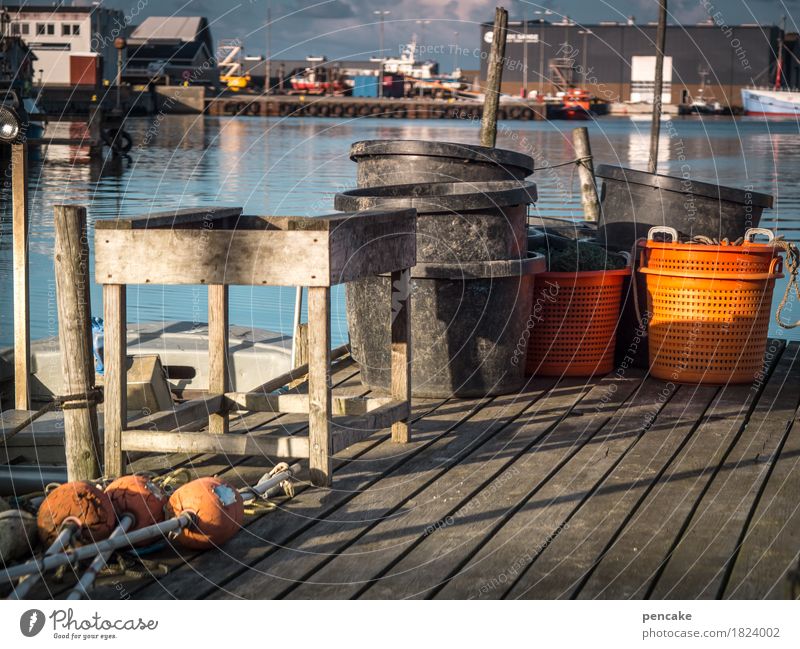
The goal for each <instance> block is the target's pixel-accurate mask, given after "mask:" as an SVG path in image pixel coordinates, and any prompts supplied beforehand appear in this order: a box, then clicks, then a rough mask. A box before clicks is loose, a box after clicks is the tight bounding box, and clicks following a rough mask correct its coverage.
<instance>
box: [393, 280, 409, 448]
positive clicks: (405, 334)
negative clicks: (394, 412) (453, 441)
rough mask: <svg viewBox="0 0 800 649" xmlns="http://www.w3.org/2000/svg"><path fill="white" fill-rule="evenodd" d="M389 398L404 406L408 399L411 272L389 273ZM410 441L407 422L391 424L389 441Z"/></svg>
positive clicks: (403, 420)
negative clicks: (390, 342) (390, 353)
mask: <svg viewBox="0 0 800 649" xmlns="http://www.w3.org/2000/svg"><path fill="white" fill-rule="evenodd" d="M390 303H391V308H392V312H391V318H392V333H391V336H392V355H391V358H392V369H391V374H392V376H391V393H392V398H393V399H395V400H397V401H401V402H402V403H404V404H406V406H407V405H408V403H409V400H410V399H411V272H410V270H409V269H408V268H406V269H405V270H401V271H397V272H394V273H392V281H391V296H390ZM410 439H411V436H410V430H409V425H408V420H407V419H402V420H400V421H395V422H394V423H393V424H392V441H393V442H400V443H403V444H405V443H406V442H409V441H410Z"/></svg>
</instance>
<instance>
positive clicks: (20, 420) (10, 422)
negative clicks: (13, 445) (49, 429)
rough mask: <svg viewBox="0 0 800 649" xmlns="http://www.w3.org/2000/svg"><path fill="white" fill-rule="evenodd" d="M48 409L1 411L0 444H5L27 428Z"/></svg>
mask: <svg viewBox="0 0 800 649" xmlns="http://www.w3.org/2000/svg"><path fill="white" fill-rule="evenodd" d="M45 412H46V410H45V409H44V408H42V409H41V410H6V411H5V412H2V413H0V444H5V443H6V442H8V441H9V440H10V439H11V438H12V437H14V435H16V434H17V433H18V432H20V431H21V430H24V429H26V428H27V427H28V426H30V425H31V424H32V423H33V422H34V421H36V420H37V419H38V418H39V417H41V416H42V415H43V414H44V413H45Z"/></svg>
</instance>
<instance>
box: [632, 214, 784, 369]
mask: <svg viewBox="0 0 800 649" xmlns="http://www.w3.org/2000/svg"><path fill="white" fill-rule="evenodd" d="M664 230H665V228H653V230H651V231H650V235H649V236H648V239H651V238H652V236H653V235H654V234H655V233H656V232H657V231H661V232H663V231H664ZM667 230H669V231H670V234H672V233H673V232H674V231H671V229H667ZM757 232H759V233H768V234H769V236H770V237H772V233H771V232H769V231H768V230H766V231H765V230H762V229H757ZM754 233H756V230H748V233H747V234H746V236H745V243H744V244H743V245H741V246H732V245H702V244H676V243H668V242H657V241H652V240H648V241H647V242H646V243H645V245H644V250H643V256H642V258H643V260H644V262H645V263H646V265H645V266H644V267H643V268H640V269H639V270H640V272H642V273H644V275H645V276H646V281H647V305H648V311H649V323H648V336H649V343H648V344H649V350H650V365H651V366H650V372H651V374H652V375H653V376H654V377H656V378H659V379H663V380H665V381H672V382H676V383H713V384H719V383H748V382H750V381H752V380H754V378H755V377H756V375H757V374H758V373H759V372H760V371H761V370H762V368H763V362H764V349H765V347H766V344H767V332H768V330H769V320H770V313H771V307H772V292H773V289H774V287H775V280H776V279H778V278H779V277H783V275H782V273H781V270H782V260H781V257H780V256H778V254H777V249H776V248H775V246H773V245H772V244H771V243H766V244H763V243H753V242H752V241H751V239H752V236H753V234H754ZM674 239H677V233H674Z"/></svg>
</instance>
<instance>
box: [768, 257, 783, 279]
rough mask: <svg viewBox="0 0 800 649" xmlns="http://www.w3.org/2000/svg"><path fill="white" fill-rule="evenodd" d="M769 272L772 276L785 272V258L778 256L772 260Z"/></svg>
mask: <svg viewBox="0 0 800 649" xmlns="http://www.w3.org/2000/svg"><path fill="white" fill-rule="evenodd" d="M769 272H770V275H775V274H777V273H781V272H783V257H781V256H780V255H778V256H777V257H773V258H772V261H771V262H769Z"/></svg>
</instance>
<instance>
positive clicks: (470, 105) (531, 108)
mask: <svg viewBox="0 0 800 649" xmlns="http://www.w3.org/2000/svg"><path fill="white" fill-rule="evenodd" d="M205 111H206V113H208V114H209V115H221V116H233V115H254V116H257V115H261V116H265V117H335V118H338V119H342V118H353V119H360V118H363V117H372V118H382V119H461V120H474V121H480V119H481V116H482V114H483V104H482V103H479V102H475V101H458V100H431V99H418V98H413V97H409V98H399V99H390V98H383V99H379V98H370V97H332V96H325V95H321V96H318V95H246V94H242V95H230V94H228V95H224V96H220V97H213V98H207V99H206V100H205ZM546 118H547V107H546V106H545V104H544V103H536V102H530V101H529V102H521V101H520V102H514V103H509V104H501V105H500V107H499V109H498V116H497V119H499V120H523V121H524V120H538V119H546Z"/></svg>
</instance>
